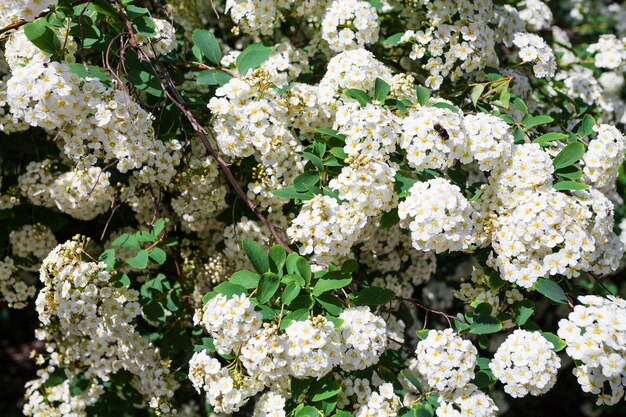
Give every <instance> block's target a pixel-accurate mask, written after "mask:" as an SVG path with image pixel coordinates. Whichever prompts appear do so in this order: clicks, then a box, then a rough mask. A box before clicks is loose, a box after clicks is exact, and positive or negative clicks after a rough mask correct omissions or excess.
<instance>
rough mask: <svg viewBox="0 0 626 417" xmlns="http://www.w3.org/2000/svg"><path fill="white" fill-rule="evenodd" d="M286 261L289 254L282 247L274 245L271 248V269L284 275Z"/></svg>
mask: <svg viewBox="0 0 626 417" xmlns="http://www.w3.org/2000/svg"><path fill="white" fill-rule="evenodd" d="M285 259H287V252H285V248H283V247H282V246H280V245H273V246H272V247H271V248H270V257H269V261H270V269H271V270H272V271H274V272H276V273H277V274H281V275H282V271H283V265H285Z"/></svg>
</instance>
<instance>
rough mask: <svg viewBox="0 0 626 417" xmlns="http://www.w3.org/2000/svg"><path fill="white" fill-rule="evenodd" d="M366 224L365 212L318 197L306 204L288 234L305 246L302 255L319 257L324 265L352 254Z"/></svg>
mask: <svg viewBox="0 0 626 417" xmlns="http://www.w3.org/2000/svg"><path fill="white" fill-rule="evenodd" d="M365 221H366V217H365V215H364V214H363V213H361V212H358V211H356V210H351V209H350V208H349V207H348V205H346V204H340V203H338V202H337V200H335V199H334V198H332V197H329V196H326V195H316V196H315V197H313V198H312V199H310V200H307V201H306V202H305V203H304V204H303V206H302V209H301V210H300V213H299V214H298V215H297V216H296V218H295V219H293V221H292V223H291V227H289V229H287V235H288V236H289V237H290V238H291V239H292V240H294V241H298V242H300V243H301V244H302V246H300V254H301V255H307V254H315V255H316V259H318V260H319V261H320V262H326V261H329V260H333V259H337V258H342V257H345V256H347V255H348V254H349V253H350V249H351V248H352V245H353V244H354V243H355V242H356V240H357V239H358V236H359V229H361V228H363V227H364V226H365Z"/></svg>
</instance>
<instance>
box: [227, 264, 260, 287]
mask: <svg viewBox="0 0 626 417" xmlns="http://www.w3.org/2000/svg"><path fill="white" fill-rule="evenodd" d="M260 279H261V277H260V276H259V274H255V273H254V272H252V271H247V270H245V269H244V270H241V271H237V272H235V273H234V274H233V275H232V276H231V277H230V280H229V281H230V282H231V283H233V284H235V285H240V286H242V287H244V288H245V289H248V290H251V289H253V288H256V287H257V286H258V285H259V280H260Z"/></svg>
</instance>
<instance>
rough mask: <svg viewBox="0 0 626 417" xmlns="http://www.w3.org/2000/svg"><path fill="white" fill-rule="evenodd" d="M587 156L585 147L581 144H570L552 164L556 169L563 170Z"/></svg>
mask: <svg viewBox="0 0 626 417" xmlns="http://www.w3.org/2000/svg"><path fill="white" fill-rule="evenodd" d="M584 154H585V145H583V144H582V143H580V142H574V143H570V144H569V145H567V146H565V147H564V148H563V149H561V152H559V153H558V155H557V156H556V157H555V158H554V161H553V162H552V163H553V165H554V168H555V169H561V168H565V167H568V166H570V165H573V164H575V163H576V162H578V161H579V160H580V159H581V158H582V157H583V155H584Z"/></svg>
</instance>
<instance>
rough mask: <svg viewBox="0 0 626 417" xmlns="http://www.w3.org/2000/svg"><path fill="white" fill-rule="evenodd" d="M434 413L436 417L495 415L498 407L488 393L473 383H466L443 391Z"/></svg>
mask: <svg viewBox="0 0 626 417" xmlns="http://www.w3.org/2000/svg"><path fill="white" fill-rule="evenodd" d="M435 414H436V415H437V417H496V416H497V415H498V407H496V404H495V403H494V401H493V399H492V398H491V397H490V396H489V395H487V394H485V393H484V392H482V391H481V390H479V389H478V388H477V387H476V386H475V385H474V384H467V385H465V386H464V387H463V388H459V389H457V390H454V391H451V392H443V393H442V394H441V396H440V397H439V407H437V410H436V412H435Z"/></svg>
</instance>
